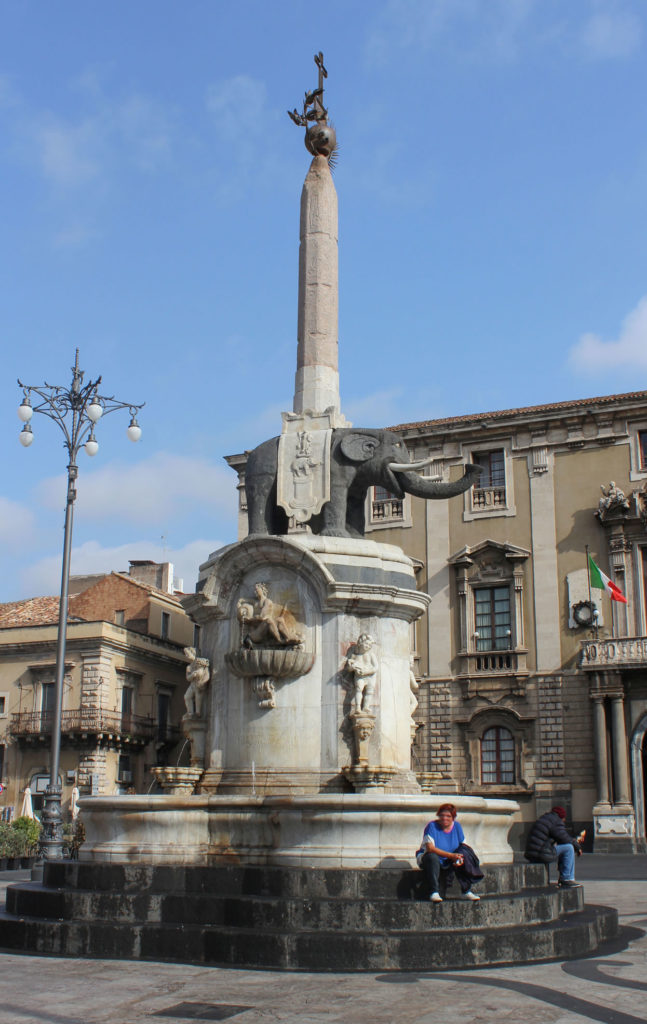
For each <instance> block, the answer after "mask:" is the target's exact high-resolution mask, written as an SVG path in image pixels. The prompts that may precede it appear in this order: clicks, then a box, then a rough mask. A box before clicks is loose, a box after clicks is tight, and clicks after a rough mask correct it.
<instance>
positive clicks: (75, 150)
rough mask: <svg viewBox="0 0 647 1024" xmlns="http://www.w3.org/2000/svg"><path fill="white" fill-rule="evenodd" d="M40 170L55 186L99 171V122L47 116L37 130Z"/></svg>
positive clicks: (68, 183)
mask: <svg viewBox="0 0 647 1024" xmlns="http://www.w3.org/2000/svg"><path fill="white" fill-rule="evenodd" d="M34 141H35V143H36V147H37V150H38V156H39V162H40V166H41V170H42V171H43V173H44V175H45V177H46V178H49V179H50V181H53V182H54V184H56V185H63V186H72V185H79V184H82V183H84V182H86V181H89V180H90V179H91V178H94V177H96V175H97V174H98V173H99V168H100V160H99V148H100V147H99V143H100V139H99V134H98V125H97V124H96V123H95V122H93V121H89V120H84V121H82V122H81V123H79V124H76V125H74V124H66V123H65V122H64V121H61V120H58V119H55V118H48V119H47V123H46V124H41V125H40V126H38V127H36V128H35V129H34Z"/></svg>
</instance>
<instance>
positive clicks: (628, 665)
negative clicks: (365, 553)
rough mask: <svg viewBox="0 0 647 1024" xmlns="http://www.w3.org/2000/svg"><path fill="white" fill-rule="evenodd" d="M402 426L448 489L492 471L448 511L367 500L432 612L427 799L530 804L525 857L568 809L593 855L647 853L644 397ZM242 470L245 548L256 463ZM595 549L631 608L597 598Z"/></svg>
mask: <svg viewBox="0 0 647 1024" xmlns="http://www.w3.org/2000/svg"><path fill="white" fill-rule="evenodd" d="M393 429H394V430H397V431H400V432H401V433H402V435H403V436H404V438H405V440H406V443H407V447H408V449H409V453H410V456H411V459H412V460H420V459H424V458H429V457H432V458H433V461H432V463H431V466H430V467H429V468H428V469H427V470H426V472H427V474H429V475H431V476H432V477H435V478H437V479H438V480H439V481H441V480H443V481H448V480H454V479H457V478H458V477H459V476H460V475H461V474H462V472H463V470H462V467H463V465H464V464H465V463H468V462H473V463H477V464H479V465H480V466H481V467H482V474H481V478H480V481H479V484H478V486H476V487H474V488H472V489H470V490H469V491H467V492H466V493H465V494H461V495H459V496H457V497H453V498H451V499H449V500H448V501H447V500H443V501H424V500H422V499H419V498H416V497H411V496H410V495H405V497H404V498H403V499H399V498H397V497H396V496H394V495H392V494H389V493H387V492H386V491H384V490H382V489H381V488H377V487H376V488H374V489H373V491H372V493H371V494H370V495H369V500H368V502H367V508H366V521H367V530H366V535H367V537H370V538H372V539H374V540H379V541H384V542H386V543H393V544H397V545H399V546H400V547H402V548H403V549H404V551H405V552H406V553H407V554H408V555H409V556H410V557H411V558H412V559H414V562H415V564H416V566H417V569H418V571H417V580H418V587H419V588H420V589H422V590H424V591H426V593H427V594H428V595H429V596H430V598H431V604H430V607H429V611H428V613H427V614H426V615H425V616H424V617H423V618H422V619H420V620H418V622H417V623H416V624H415V626H416V628H415V632H413V630H412V651H413V656H414V666H415V668H414V671H415V675H416V677H417V679H418V681H419V690H418V693H417V699H418V708H417V711H416V718H417V722H418V728H417V732H416V736H415V740H414V743H413V747H412V764H413V767H414V769H415V771H416V773H417V776H418V780H419V782H420V784H421V786H422V787H423V789H427V790H429V791H430V792H444V793H445V792H446V793H452V792H453V793H463V794H482V795H486V796H491V797H508V798H512V799H515V800H517V801H518V803H519V804H520V807H521V814H520V816H519V817H520V820H519V823H518V825H517V826H515V829H516V831H517V835H516V837H515V835H514V832H513V835H512V836H511V841H512V843H513V846H514V845H517V846H519V845H520V844H521V842H522V841H523V835H522V833H523V832H524V831H525V829H526V828H527V824H528V823H529V822H531V821H532V820H534V818H535V817H536V816H537V815H539V814H541V813H543V812H544V811H545V810H547V809H549V808H550V807H551V806H552V805H553V804H555V803H559V804H562V805H564V806H565V807H566V808H567V809H568V813H569V819H570V820H571V821H572V822H573V823H574V827H575V828H577V827H586V828H588V830H589V836H591V835H593V841H594V848H595V849H596V850H598V851H604V850H618V851H620V850H623V851H627V852H631V851H638V850H643V851H644V850H646V849H647V843H646V817H647V814H646V791H647V740H646V738H645V737H646V734H647V392H644V391H643V392H635V393H631V394H625V395H608V396H603V397H599V398H591V399H584V400H577V401H572V402H558V403H553V404H549V405H541V406H534V407H531V408H524V409H508V410H504V411H494V412H483V413H477V414H475V415H467V416H460V417H458V416H457V417H451V418H446V419H437V420H428V421H424V422H419V423H405V424H401V425H399V426H397V427H395V428H393ZM227 461H228V462H229V464H230V465H231V466H232V468H234V469H235V470H236V471H237V472H238V475H239V485H238V486H239V492H240V518H239V536H240V537H243V536H245V535H246V533H247V522H246V515H245V490H244V470H245V461H246V456H245V454H243V455H237V456H231V457H229V458H228V459H227ZM587 549H588V551H589V552H590V555H591V557H592V558H593V560H594V561H595V563H596V564H597V565H598V566H599V567H600V569H601V570H602V572H604V573H605V574H606V575H607V576H608V577H609V578H610V579H611V580H612V581H613V582H614V583H615V584H617V586H618V588H619V589H620V590H621V591H622V593H623V594H625V595H626V597H627V604H623V603H619V602H615V601H614V602H612V601H611V600H610V599H609V597H608V596H607V594H606V593H605V592H604V591H602V590H596V589H592V590H589V579H588V572H587V555H586V553H587ZM515 840H516V841H515Z"/></svg>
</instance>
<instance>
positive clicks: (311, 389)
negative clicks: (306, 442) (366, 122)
mask: <svg viewBox="0 0 647 1024" xmlns="http://www.w3.org/2000/svg"><path fill="white" fill-rule="evenodd" d="M300 238H301V244H300V248H299V320H298V331H297V337H298V348H297V372H296V379H295V386H294V406H293V408H294V412H295V413H303V412H308V411H311V412H324V411H326V410H329V409H330V410H332V411H333V412H334V413H339V370H338V363H337V349H338V334H337V332H338V278H337V193H336V191H335V186H334V184H333V180H332V175H331V173H330V166H329V163H328V158H327V157H326V156H324V155H323V154H317V155H316V156H315V157H314V158H313V161H312V163H311V165H310V170H309V171H308V174H307V176H306V180H305V182H304V184H303V191H302V193H301V225H300Z"/></svg>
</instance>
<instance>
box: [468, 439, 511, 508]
mask: <svg viewBox="0 0 647 1024" xmlns="http://www.w3.org/2000/svg"><path fill="white" fill-rule="evenodd" d="M472 462H474V463H475V464H476V465H477V466H480V467H481V478H480V480H479V481H478V484H475V485H474V488H473V491H472V504H473V507H474V509H496V508H505V507H506V493H505V453H504V451H503V448H497V449H495V450H494V451H491V452H473V454H472Z"/></svg>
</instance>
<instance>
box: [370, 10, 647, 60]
mask: <svg viewBox="0 0 647 1024" xmlns="http://www.w3.org/2000/svg"><path fill="white" fill-rule="evenodd" d="M593 6H594V10H593V12H592V13H591V12H590V11H587V12H586V14H585V15H583V14H582V5H581V4H580V5H575V4H571V5H569V4H559V3H557V4H552V5H549V4H548V3H547V2H544V3H543V4H541V3H538V2H537V0H387V3H386V4H385V5H384V6H383V7H382V8H381V9H380V10H378V13H377V15H376V18H375V22H374V24H373V27H372V29H371V31H370V33H369V36H368V39H367V44H366V54H367V59H368V62H369V63H373V62H375V63H380V64H383V63H385V62H386V61H387V60H389V59H396V58H397V57H398V56H399V55H398V51H401V50H411V51H418V52H419V53H426V52H428V51H429V50H431V49H433V48H434V47H440V46H442V47H443V50H444V51H446V52H451V54H452V56H454V57H459V58H462V59H468V60H483V59H485V60H493V61H495V62H505V61H510V60H515V59H518V58H519V57H520V55H521V53H522V51H524V50H526V49H528V48H530V47H533V46H534V47H537V46H540V47H546V46H550V47H556V48H558V49H559V50H561V51H562V52H564V53H568V54H572V53H578V54H580V55H581V54H582V52H584V54H585V55H586V56H587V57H588V58H589V59H594V60H599V59H610V58H622V57H627V56H630V55H631V54H632V53H634V52H635V51H636V50H637V49H638V48H639V47H640V45H641V40H642V21H641V18H640V16H639V15H638V14H636V13H635V12H634V11H630V10H627V9H625V8H624V6H623V4H622V0H617V2H615V3H612V2H611V0H597V3H594V5H593Z"/></svg>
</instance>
